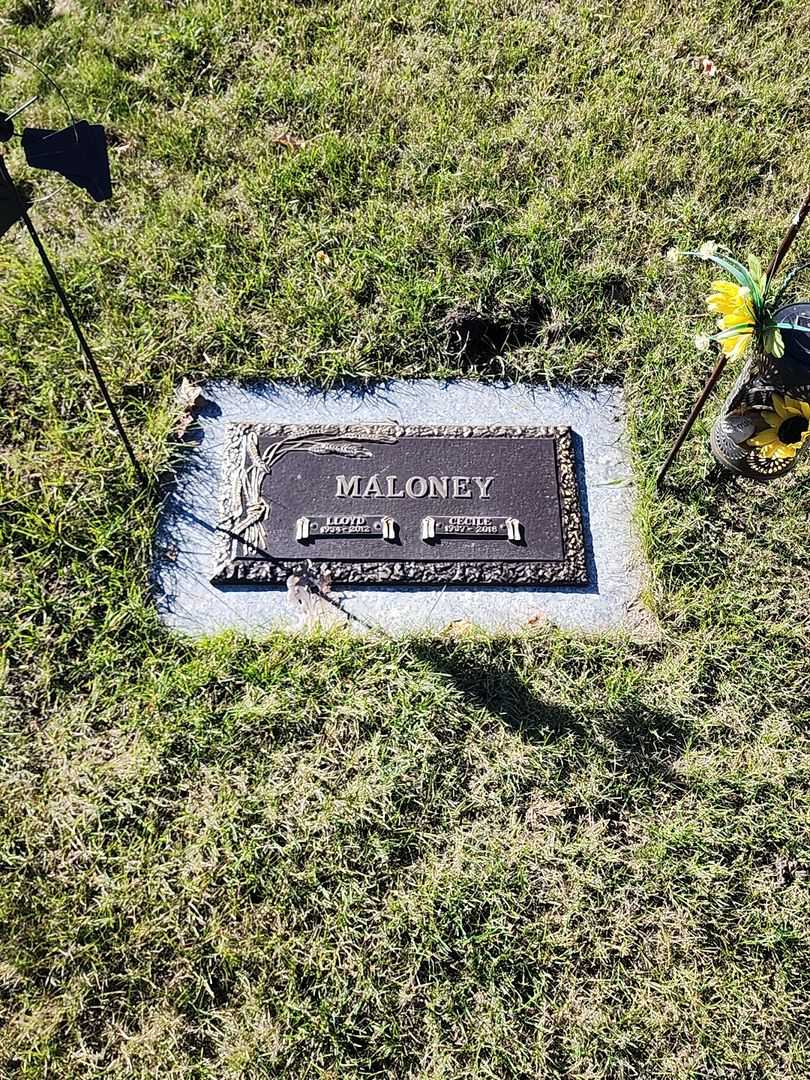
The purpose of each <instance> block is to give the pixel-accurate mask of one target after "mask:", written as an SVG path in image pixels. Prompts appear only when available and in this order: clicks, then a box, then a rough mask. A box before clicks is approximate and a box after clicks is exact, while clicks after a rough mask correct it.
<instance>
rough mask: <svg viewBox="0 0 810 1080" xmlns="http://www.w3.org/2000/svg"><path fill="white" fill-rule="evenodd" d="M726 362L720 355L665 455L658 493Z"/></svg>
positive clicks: (659, 474)
mask: <svg viewBox="0 0 810 1080" xmlns="http://www.w3.org/2000/svg"><path fill="white" fill-rule="evenodd" d="M727 360H728V357H727V356H726V354H725V353H720V356H719V357H718V360H717V363H716V364H715V365H714V370H713V371H712V373H711V375H710V376H709V378H708V379H707V381H706V385H705V386H704V387H703V389H702V390H701V392H700V396H699V397H698V399H697V401H696V402H695V404H694V406H693V407H692V411H691V412H690V413H689V416H687V418H686V420H685V422H684V425H683V427H682V428H681V430H680V431H679V432H678V438H677V439H676V440H675V442H674V444H673V446H672V449H671V450H670V452H669V453H668V454H667V460H666V461H665V462H664V464H663V465H662V466H661V468H660V469H659V470H658V476H657V477H656V478H655V486H656V487H657V488H658V490H659V491H660V490H661V488H662V487H663V486H664V477H665V476H666V475H667V473H668V472H669V467H670V465H671V464H672V462H673V461H674V460H675V458H676V457H677V456H678V451H679V450H680V449H681V447H682V446H683V444H684V441H685V439H686V436H687V435H688V434H689V432H690V431H691V430H692V425H693V424H694V422H695V421H696V420H697V418H698V417H699V416H700V414H701V412H702V411H703V406H704V405H705V404H706V399H707V398H708V396H709V394H710V393H711V392H712V390H714V388H715V386H716V384H717V380H718V379H719V378H720V376H721V375H722V374H723V368H724V367H725V366H726V362H727Z"/></svg>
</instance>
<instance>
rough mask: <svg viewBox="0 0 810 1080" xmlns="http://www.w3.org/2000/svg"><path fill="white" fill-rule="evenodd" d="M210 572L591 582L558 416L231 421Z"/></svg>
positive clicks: (280, 577)
mask: <svg viewBox="0 0 810 1080" xmlns="http://www.w3.org/2000/svg"><path fill="white" fill-rule="evenodd" d="M219 532H220V537H221V544H220V551H219V563H218V566H217V569H216V572H215V573H214V575H213V578H212V580H213V581H214V582H215V583H218V584H227V583H238V582H253V583H257V584H261V583H266V584H270V585H273V584H284V582H285V581H286V580H287V577H288V576H289V575H290V574H302V573H304V572H306V571H307V570H312V569H313V567H316V568H321V569H323V570H325V571H328V572H329V573H330V574H331V575H332V578H333V579H334V580H335V581H343V582H354V583H358V584H360V583H383V582H402V583H414V584H418V583H422V584H430V585H436V584H441V583H448V584H490V585H495V584H507V585H508V584H513V585H517V584H522V585H586V584H587V582H588V575H587V565H586V558H585V545H584V540H583V529H582V518H581V511H580V492H579V491H578V489H577V474H576V466H575V459H574V448H573V442H572V437H571V431H570V429H569V428H565V427H502V426H490V427H462V426H451V425H444V426H441V427H423V426H407V427H400V426H397V425H393V424H368V425H362V426H360V425H348V426H347V425H334V426H332V425H330V426H325V425H324V426H315V425H292V424H288V425H280V424H273V425H263V424H248V423H245V424H232V425H230V428H229V433H228V439H227V445H226V453H225V475H224V489H223V497H222V515H221V519H220V526H219Z"/></svg>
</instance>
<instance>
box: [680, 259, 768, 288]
mask: <svg viewBox="0 0 810 1080" xmlns="http://www.w3.org/2000/svg"><path fill="white" fill-rule="evenodd" d="M684 255H693V256H694V257H695V258H696V259H700V260H701V261H702V262H707V261H711V262H713V263H715V264H716V265H717V266H719V267H720V269H721V270H725V272H726V273H727V274H730V275H731V276H732V277H733V278H734V280H735V281H736V282H737V284H738V285H744V286H745V287H746V288H747V289H750V290H751V293H752V295H753V292H754V288H755V286H754V282H753V280H752V278H751V275H750V274H749V273H748V271H747V270H746V268H745V267H744V266H743V265H742V263H738V262H737V260H736V259H727V258H726V257H725V256H724V255H709V256H704V255H701V254H700V252H699V251H685V252H684Z"/></svg>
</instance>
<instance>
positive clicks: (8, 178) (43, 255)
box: [0, 154, 149, 490]
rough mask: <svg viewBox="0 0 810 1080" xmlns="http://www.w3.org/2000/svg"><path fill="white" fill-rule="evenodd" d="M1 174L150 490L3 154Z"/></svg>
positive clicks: (137, 471) (143, 484) (141, 480)
mask: <svg viewBox="0 0 810 1080" xmlns="http://www.w3.org/2000/svg"><path fill="white" fill-rule="evenodd" d="M0 177H2V178H3V180H5V181H6V183H7V184H8V185H9V187H10V188H11V190H12V191H13V192H14V195H15V197H16V199H17V203H18V205H19V210H20V217H21V218H22V221H23V223H24V225H25V227H26V229H27V230H28V233H29V235H30V237H31V239H32V240H33V241H34V246H35V247H36V249H37V251H38V252H39V257H40V259H42V264H43V266H44V267H45V269H46V271H47V273H48V277H49V278H50V279H51V284H52V285H53V287H54V290H55V291H56V295H57V296H58V297H59V302H60V303H61V305H62V308H63V310H64V312H65V315H67V317H68V321H69V322H70V325H71V326H72V327H73V333H74V334H75V335H76V338H77V340H78V342H79V345H80V347H81V350H82V352H83V353H84V355H85V358H86V359H87V362H88V364H89V365H90V369H91V371H92V372H93V375H94V376H95V379H96V382H97V383H98V388H99V390H100V391H101V396H102V397H103V398H104V403H105V404H106V406H107V408H108V409H109V412H110V416H111V417H112V419H113V423H114V424H115V428H116V430H117V432H118V434H119V436H120V438H121V442H122V443H123V444H124V446H125V447H126V451H127V454H128V455H129V460H130V461H131V462H132V468H133V469H134V470H135V476H136V477H137V478H138V483H139V484H140V485H141V487H143V488H144V489H147V490H148V488H149V484H148V483H147V480H146V476H145V474H144V472H143V469H141V466H140V463H139V461H138V459H137V458H136V457H135V451H134V450H133V448H132V443H131V442H130V441H129V436H128V435H127V433H126V430H125V428H124V425H123V423H122V422H121V417H120V416H119V414H118V410H117V409H116V407H115V404H114V402H113V399H112V398H111V397H110V392H109V390H108V389H107V384H106V383H105V381H104V376H103V375H102V374H101V368H100V367H99V366H98V364H97V362H96V358H95V356H94V355H93V352H92V350H91V348H90V346H89V344H88V342H87V338H86V337H85V336H84V333H83V331H82V328H81V326H80V325H79V320H78V319H77V318H76V316H75V315H74V313H73V308H72V307H71V306H70V301H69V300H68V298H67V296H66V294H65V290H64V289H63V288H62V284H61V282H60V281H59V278H58V277H57V276H56V271H55V270H54V268H53V264H52V263H51V260H50V259H49V258H48V253H47V251H46V250H45V248H44V246H43V244H42V241H41V240H40V238H39V233H38V232H37V230H36V229H35V228H34V223H33V222H32V221H31V218H30V217H29V216H28V211H27V210H26V208H25V202H24V201H23V198H22V196H21V195H20V193H19V191H18V190H17V187H16V185H15V183H14V181H13V180H12V178H11V174H10V173H9V171H8V167H7V166H6V162H5V159H4V158H3V155H2V154H0Z"/></svg>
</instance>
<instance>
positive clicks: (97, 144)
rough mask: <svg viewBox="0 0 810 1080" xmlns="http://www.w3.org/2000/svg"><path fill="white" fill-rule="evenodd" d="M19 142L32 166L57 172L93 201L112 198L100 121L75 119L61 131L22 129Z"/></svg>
mask: <svg viewBox="0 0 810 1080" xmlns="http://www.w3.org/2000/svg"><path fill="white" fill-rule="evenodd" d="M22 145H23V150H24V151H25V160H26V161H27V162H28V164H29V165H31V166H32V167H33V168H35V169H49V170H50V171H51V172H58V173H60V174H61V175H62V176H64V177H65V179H67V180H70V182H71V183H72V184H76V186H77V187H80V188H84V190H85V191H87V192H88V193H89V194H90V196H91V197H92V198H93V199H95V201H96V202H104V200H105V199H109V198H111V197H112V185H111V182H110V160H109V157H108V155H107V137H106V135H105V133H104V128H103V127H102V126H101V124H88V123H87V121H86V120H79V121H78V123H76V124H71V125H70V127H66V128H63V130H62V131H51V130H50V129H49V128H25V130H24V131H23V133H22Z"/></svg>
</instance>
